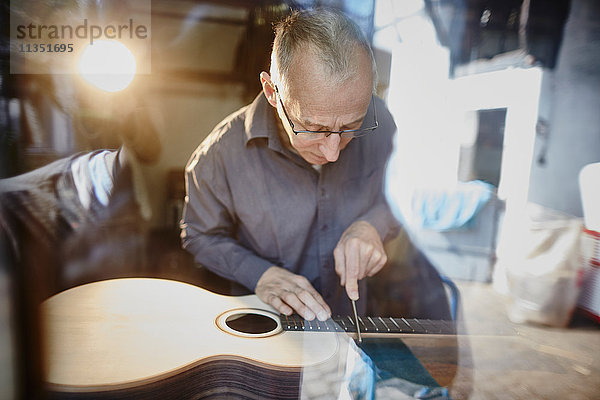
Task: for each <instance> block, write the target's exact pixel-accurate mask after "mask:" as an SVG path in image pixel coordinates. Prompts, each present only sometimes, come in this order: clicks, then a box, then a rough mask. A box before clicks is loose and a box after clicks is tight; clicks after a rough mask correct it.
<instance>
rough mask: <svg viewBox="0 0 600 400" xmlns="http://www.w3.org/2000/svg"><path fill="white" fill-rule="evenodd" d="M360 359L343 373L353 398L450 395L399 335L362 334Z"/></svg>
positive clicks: (369, 399) (426, 397) (439, 397)
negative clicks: (389, 336) (350, 369)
mask: <svg viewBox="0 0 600 400" xmlns="http://www.w3.org/2000/svg"><path fill="white" fill-rule="evenodd" d="M350 344H351V346H352V347H353V349H354V350H355V351H356V352H357V354H359V355H360V360H359V362H355V363H354V368H353V369H352V371H350V373H349V374H348V375H347V376H346V382H345V387H346V389H347V392H346V393H348V394H349V395H350V397H351V398H352V399H355V400H358V399H360V400H372V399H431V400H433V399H437V400H446V399H450V394H449V392H448V389H447V388H445V387H440V386H439V384H438V383H437V382H436V381H435V379H433V377H432V376H431V375H430V374H429V372H428V371H427V370H426V369H425V367H424V366H423V365H422V364H421V363H420V362H419V360H418V359H417V358H416V357H415V356H414V354H413V353H412V352H411V351H410V349H409V348H408V347H407V346H406V345H405V344H404V342H402V340H400V339H390V338H381V339H378V338H365V339H363V342H362V344H361V347H360V348H358V347H356V345H355V344H354V342H353V341H351V342H350Z"/></svg>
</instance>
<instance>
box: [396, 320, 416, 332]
mask: <svg viewBox="0 0 600 400" xmlns="http://www.w3.org/2000/svg"><path fill="white" fill-rule="evenodd" d="M400 319H401V320H402V322H404V323H405V324H406V326H408V327H409V328H410V330H411V331H412V332H414V331H415V328H413V327H412V325H411V324H409V323H408V321H407V320H405V319H404V318H400Z"/></svg>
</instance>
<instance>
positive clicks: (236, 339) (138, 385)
mask: <svg viewBox="0 0 600 400" xmlns="http://www.w3.org/2000/svg"><path fill="white" fill-rule="evenodd" d="M42 316H43V321H44V325H45V327H46V340H47V342H46V346H45V347H46V350H47V351H46V357H45V360H46V365H45V370H46V382H47V387H48V389H49V391H50V393H51V396H50V397H51V398H77V397H82V398H86V399H90V398H119V399H125V398H136V399H139V398H156V399H158V398H160V399H165V398H177V399H181V398H211V397H214V398H220V397H235V398H273V399H285V398H290V399H297V398H300V397H301V394H305V393H310V392H315V391H316V392H319V390H321V389H320V388H319V387H316V386H318V385H321V386H326V387H328V388H329V389H328V390H331V388H335V387H336V384H339V383H340V382H341V381H342V379H343V377H344V374H345V373H346V369H347V363H348V360H349V357H350V356H352V355H353V354H354V353H356V347H355V346H353V344H351V343H350V341H351V339H350V336H349V335H350V334H352V332H355V330H356V329H355V326H354V321H353V320H352V319H351V318H350V317H342V316H340V317H336V318H334V319H331V320H328V321H326V322H318V321H304V320H302V319H301V318H300V317H299V316H297V315H296V316H292V317H286V316H283V315H280V314H278V313H277V312H276V311H275V309H273V308H272V307H271V306H269V305H267V304H265V303H263V302H262V301H261V300H260V299H258V297H256V296H255V295H248V296H240V297H230V296H223V295H218V294H215V293H212V292H209V291H207V290H204V289H202V288H199V287H196V286H192V285H189V284H186V283H181V282H176V281H170V280H164V279H150V278H126V279H114V280H106V281H100V282H94V283H90V284H87V285H83V286H79V287H75V288H72V289H69V290H66V291H64V292H62V293H59V294H57V295H55V296H53V297H51V298H49V299H47V300H46V301H45V302H44V303H42ZM359 323H360V324H362V325H361V332H364V335H366V336H368V335H370V334H377V335H393V334H412V333H437V334H444V333H452V332H453V327H452V324H448V323H444V324H442V325H436V324H434V323H433V322H432V321H416V320H405V319H402V318H400V319H396V318H373V317H367V318H361V320H360V322H359ZM447 328H449V329H447ZM311 385H312V386H311ZM338 387H339V385H338ZM303 397H304V395H303Z"/></svg>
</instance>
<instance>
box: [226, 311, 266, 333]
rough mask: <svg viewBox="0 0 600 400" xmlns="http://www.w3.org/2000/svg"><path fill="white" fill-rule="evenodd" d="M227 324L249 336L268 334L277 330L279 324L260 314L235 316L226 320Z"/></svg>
mask: <svg viewBox="0 0 600 400" xmlns="http://www.w3.org/2000/svg"><path fill="white" fill-rule="evenodd" d="M225 324H227V326H228V327H230V328H231V329H233V330H234V331H237V332H242V333H249V334H261V333H268V332H271V331H274V330H275V329H277V322H276V321H275V320H274V319H272V318H270V317H267V316H265V315H260V314H251V313H244V314H241V313H240V314H234V315H230V316H229V317H227V318H226V319H225Z"/></svg>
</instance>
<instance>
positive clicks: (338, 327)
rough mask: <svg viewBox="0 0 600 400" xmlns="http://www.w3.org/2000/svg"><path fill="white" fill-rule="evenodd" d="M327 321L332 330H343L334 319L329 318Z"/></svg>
mask: <svg viewBox="0 0 600 400" xmlns="http://www.w3.org/2000/svg"><path fill="white" fill-rule="evenodd" d="M327 322H330V323H331V324H332V326H333V330H334V331H335V332H339V331H343V329H342V328H341V327H340V324H338V323H337V322H335V320H333V319H329V320H328V321H327Z"/></svg>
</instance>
